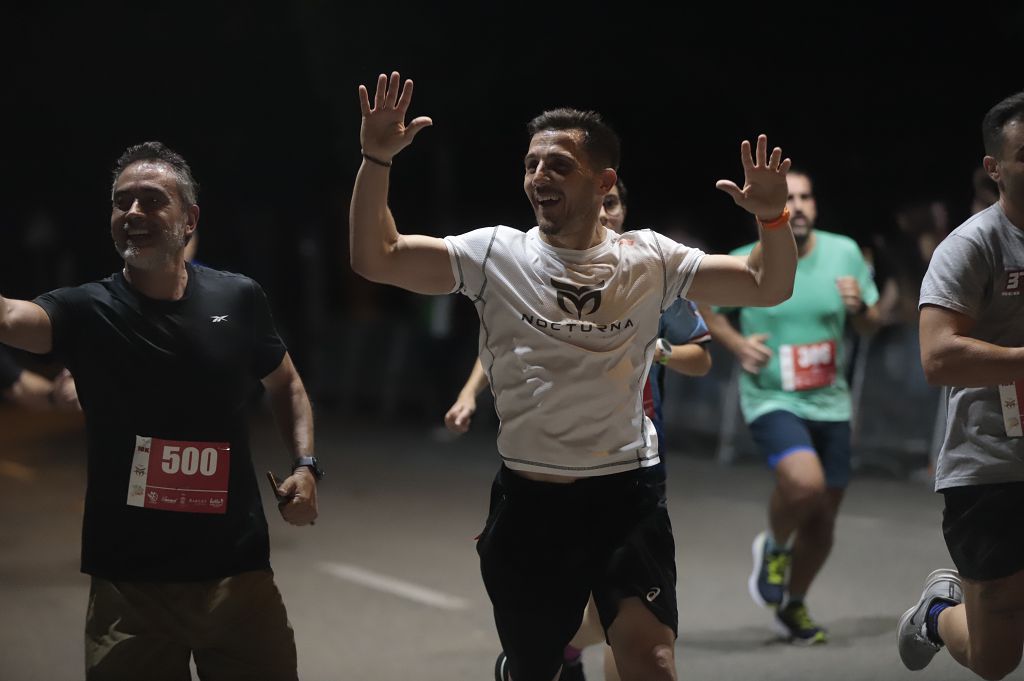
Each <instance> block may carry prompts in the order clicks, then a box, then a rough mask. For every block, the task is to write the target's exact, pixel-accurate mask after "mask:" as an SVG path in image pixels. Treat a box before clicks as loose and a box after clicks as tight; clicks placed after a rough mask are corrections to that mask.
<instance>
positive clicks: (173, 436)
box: [35, 265, 286, 581]
mask: <svg viewBox="0 0 1024 681" xmlns="http://www.w3.org/2000/svg"><path fill="white" fill-rule="evenodd" d="M35 302H36V303H37V304H38V305H40V306H41V307H42V308H43V309H44V310H45V311H46V313H47V314H48V315H49V317H50V321H51V322H52V324H53V346H54V352H55V353H56V354H57V355H58V356H59V357H60V358H61V359H62V360H63V361H64V362H65V364H66V366H67V367H68V369H70V370H71V373H72V374H73V375H74V377H75V383H76V385H77V387H78V399H79V402H81V404H82V410H83V411H84V412H85V423H86V432H87V438H88V454H89V459H88V486H87V488H86V498H85V519H84V524H83V528H82V571H83V572H85V573H88V574H91V575H95V576H97V577H102V578H106V579H124V580H162V581H189V580H201V579H213V578H217V577H223V576H228V575H233V574H238V573H239V572H243V571H246V570H256V569H263V568H267V567H269V565H270V546H269V536H268V532H267V521H266V517H265V516H264V515H263V506H262V504H261V502H260V496H259V489H258V487H257V481H256V473H255V471H254V470H253V465H252V458H251V455H250V451H249V437H248V429H247V427H246V406H247V403H248V402H249V401H250V398H251V397H252V396H253V393H254V391H256V390H257V389H258V387H259V380H260V379H261V378H263V377H265V376H267V375H268V374H269V373H271V372H272V371H273V370H274V369H276V368H277V367H278V366H279V365H280V363H281V361H282V360H283V359H284V355H285V352H286V349H285V346H284V343H283V342H282V341H281V338H280V337H279V336H278V334H277V331H276V329H275V327H274V322H273V319H272V318H271V315H270V309H269V306H268V305H267V300H266V297H265V296H264V294H263V290H262V289H261V288H260V287H259V285H258V284H257V283H256V282H254V281H253V280H251V279H249V278H247V277H243V276H241V275H237V274H229V273H226V272H218V271H216V270H211V269H208V268H205V267H200V266H192V265H189V266H188V284H187V286H186V289H185V295H184V296H183V297H182V299H181V300H176V301H162V300H153V299H150V298H147V297H145V296H143V295H142V294H141V293H139V292H138V291H136V290H135V289H134V288H132V287H131V285H130V284H129V283H128V282H127V281H126V280H125V278H124V276H123V275H122V274H121V273H118V274H115V275H113V276H111V277H109V278H107V279H104V280H103V281H98V282H93V283H90V284H84V285H82V286H77V287H74V288H64V289H59V290H57V291H52V292H50V293H47V294H44V295H42V296H40V297H39V298H37V299H36V301H35ZM143 438H153V441H152V445H153V451H152V452H149V453H147V454H145V456H148V457H150V458H149V459H148V464H147V466H148V468H147V466H140V465H139V464H140V458H139V457H140V456H141V455H142V454H140V452H143V451H147V450H148V448H149V446H150V441H149V440H145V439H143ZM157 439H160V440H165V441H171V443H172V444H173V443H175V442H176V443H179V446H178V447H177V448H174V447H170V446H169V445H168V447H169V448H168V449H165V448H164V447H163V446H162V445H161V447H160V451H157V441H158V440H157ZM142 443H145V445H143V444H142ZM188 443H227V444H228V445H229V448H230V452H229V457H230V458H229V459H228V457H227V456H225V454H224V452H220V457H219V463H218V458H217V453H214V454H213V455H212V458H211V456H210V455H209V452H208V451H206V450H207V447H206V445H203V444H199V445H198V446H197V448H196V450H195V451H192V452H189V451H188V447H187V444H188ZM210 446H213V445H210ZM200 450H202V452H203V456H202V459H200V457H199V452H200ZM167 452H174V453H167ZM226 460H227V462H228V467H227V471H226V473H225V472H224V470H223V468H219V469H217V468H216V467H217V466H220V465H223V464H224V463H225V461H226ZM200 462H201V463H202V465H200ZM160 466H173V468H172V469H171V472H174V473H176V474H177V475H178V476H179V478H177V480H178V483H180V484H176V485H175V486H172V487H166V486H165V487H153V485H156V484H166V483H163V482H160V480H159V476H160V472H159V467H160ZM208 468H209V469H210V470H213V469H216V470H219V471H220V473H218V475H224V476H225V479H226V483H225V484H226V487H227V497H226V499H223V498H222V499H221V501H220V502H215V501H214V502H209V503H210V504H211V508H209V509H207V510H206V511H204V512H193V511H191V509H193V508H194V506H189V509H190V511H189V512H183V511H182V510H170V509H175V508H178V509H180V508H181V506H180V504H185V503H186V501H187V500H186V497H189V500H188V501H187V503H189V504H192V503H196V502H194V501H192V500H191V499H192V497H193V496H196V495H195V494H193V490H191V489H188V488H191V487H197V486H200V485H192V484H191V483H187V481H189V480H200V478H201V477H202V476H203V475H206V474H207V473H209V472H210V471H209V470H207V469H208ZM164 470H165V472H167V470H168V469H164ZM146 471H149V472H148V473H147V472H146ZM185 473H189V474H190V475H192V477H191V478H189V477H180V476H182V475H184V474H185ZM140 476H142V477H140ZM147 476H148V477H147ZM200 482H202V481H201V480H200ZM186 483H187V484H186ZM147 485H148V486H147ZM133 490H135V492H137V494H135V496H133ZM143 491H144V493H143ZM149 495H152V498H151V500H152V501H153V502H157V503H160V504H162V506H159V507H151V506H149V504H148V503H146V504H144V505H143V503H142V502H143V501H144V498H143V497H148V496H149ZM198 496H203V494H198ZM133 499H135V500H136V503H135V505H132V501H133ZM179 502H180V503H179ZM204 503H206V502H204ZM213 504H218V505H217V506H216V508H215V509H214V508H213V507H212V505H213Z"/></svg>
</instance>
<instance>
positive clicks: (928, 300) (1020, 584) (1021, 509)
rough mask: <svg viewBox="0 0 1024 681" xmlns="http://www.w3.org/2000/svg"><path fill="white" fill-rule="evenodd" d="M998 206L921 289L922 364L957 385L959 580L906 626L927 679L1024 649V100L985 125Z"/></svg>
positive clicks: (952, 387)
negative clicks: (955, 665)
mask: <svg viewBox="0 0 1024 681" xmlns="http://www.w3.org/2000/svg"><path fill="white" fill-rule="evenodd" d="M982 133H983V137H984V141H985V154H986V155H985V161H984V163H985V170H986V171H987V172H988V174H989V176H990V177H991V178H992V179H993V180H995V182H996V184H997V185H998V187H999V202H998V203H997V204H995V205H993V206H991V207H990V208H987V209H985V210H983V211H981V212H980V213H978V214H977V215H975V216H974V217H972V218H970V219H969V220H968V221H967V222H965V223H964V224H962V225H960V227H958V228H957V229H956V230H954V231H953V233H952V234H950V235H949V236H948V237H947V238H946V240H945V241H943V242H942V243H941V244H939V247H938V248H937V249H936V251H935V255H934V256H933V257H932V261H931V264H930V265H929V267H928V273H927V275H925V279H924V282H923V284H922V285H921V301H920V305H921V361H922V363H923V365H924V371H925V375H926V376H927V377H928V381H929V382H930V383H933V384H938V385H944V386H949V396H948V397H949V399H948V419H947V422H948V425H947V427H946V436H945V440H944V441H943V444H942V451H941V452H940V454H939V463H938V468H937V470H936V475H935V478H936V480H935V488H936V490H938V491H940V492H942V493H943V495H944V496H945V499H946V508H945V512H944V514H943V523H942V529H943V534H944V535H945V538H946V546H947V547H948V548H949V553H950V556H951V557H952V559H953V562H954V563H955V564H956V567H957V572H953V571H952V570H936V571H935V572H933V573H932V574H931V575H929V576H928V579H927V580H926V582H925V589H924V593H923V594H922V595H921V599H920V600H919V601H918V603H917V604H916V605H915V606H914V607H912V608H910V609H909V610H907V611H906V612H905V613H904V614H903V617H902V618H901V619H900V623H899V635H898V641H899V652H900V657H901V658H902V660H903V663H904V664H905V665H906V666H907V668H909V669H921V668H923V667H924V666H925V665H927V664H928V662H929V661H930V660H931V658H932V656H934V655H935V653H936V652H938V650H939V649H940V648H941V647H942V646H943V645H946V646H947V647H948V648H949V652H950V654H951V655H952V656H953V657H954V658H955V659H956V660H957V661H958V662H959V663H960V664H962V665H964V666H965V667H967V668H969V669H971V670H972V671H973V672H975V673H976V674H978V675H979V676H982V677H984V678H986V679H1001V678H1003V677H1004V676H1005V675H1007V674H1009V673H1010V672H1012V671H1013V670H1014V669H1016V667H1017V665H1018V664H1019V663H1020V660H1021V651H1022V648H1024V523H1022V522H1021V518H1022V517H1024V430H1022V423H1021V422H1022V418H1024V316H1022V315H1024V92H1019V93H1017V94H1015V95H1013V96H1011V97H1007V98H1006V99H1004V100H1003V101H1002V102H1000V103H999V104H997V105H996V106H994V107H993V108H992V109H991V110H990V111H989V112H988V114H986V116H985V120H984V122H983V124H982Z"/></svg>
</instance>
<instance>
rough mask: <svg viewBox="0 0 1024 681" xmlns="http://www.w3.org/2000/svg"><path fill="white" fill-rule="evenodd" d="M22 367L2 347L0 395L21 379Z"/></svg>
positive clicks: (0, 354)
mask: <svg viewBox="0 0 1024 681" xmlns="http://www.w3.org/2000/svg"><path fill="white" fill-rule="evenodd" d="M21 371H22V369H21V367H20V366H18V363H17V362H15V361H14V358H13V357H11V355H10V353H9V352H8V351H7V349H6V348H4V347H3V346H2V345H0V393H2V392H4V391H6V390H8V389H9V388H10V387H11V386H12V385H14V384H15V383H17V382H18V379H19V378H21Z"/></svg>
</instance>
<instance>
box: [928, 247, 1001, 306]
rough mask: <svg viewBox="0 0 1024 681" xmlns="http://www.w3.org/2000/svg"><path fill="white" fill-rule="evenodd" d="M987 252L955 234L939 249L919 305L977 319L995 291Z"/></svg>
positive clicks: (933, 258) (931, 265)
mask: <svg viewBox="0 0 1024 681" xmlns="http://www.w3.org/2000/svg"><path fill="white" fill-rule="evenodd" d="M991 272H992V267H991V266H990V264H989V262H988V260H987V258H986V257H985V252H984V251H983V250H982V249H981V248H980V247H979V246H978V245H977V244H975V243H974V242H972V241H970V240H968V239H966V238H964V237H962V236H959V235H957V234H951V235H949V236H948V237H946V238H945V239H944V240H943V241H942V242H941V243H940V244H939V245H938V248H936V249H935V253H934V254H933V255H932V259H931V262H930V263H929V264H928V271H927V272H926V273H925V275H924V281H923V282H922V283H921V298H920V302H919V305H920V306H924V305H937V306H939V307H944V308H946V309H949V310H953V311H954V312H959V313H961V314H965V315H967V316H968V317H971V318H972V319H977V318H978V317H979V316H980V315H981V312H982V310H983V308H984V305H985V302H986V300H985V298H986V294H987V292H988V291H989V290H991V281H990V280H991Z"/></svg>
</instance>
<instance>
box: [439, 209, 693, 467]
mask: <svg viewBox="0 0 1024 681" xmlns="http://www.w3.org/2000/svg"><path fill="white" fill-rule="evenodd" d="M445 243H446V244H447V246H448V253H449V256H450V257H451V266H452V272H453V273H454V275H455V281H456V288H455V289H454V291H458V292H460V293H462V294H464V295H465V296H467V297H468V298H469V299H470V300H472V301H473V303H474V304H475V305H476V308H477V313H478V314H479V315H480V360H481V362H482V363H483V366H484V370H485V371H486V372H487V376H488V378H489V380H490V383H491V391H492V392H493V393H494V405H495V409H496V411H497V412H498V418H499V419H500V422H501V425H500V428H499V432H498V452H499V453H500V454H501V457H502V459H504V461H505V464H506V465H507V466H508V467H509V468H512V469H515V470H523V471H533V472H537V473H553V474H560V475H570V476H576V477H584V476H595V475H609V474H612V473H620V472H623V471H627V470H633V469H636V468H645V467H648V466H653V465H655V464H656V463H658V461H659V458H658V436H657V435H656V433H655V431H654V427H653V426H652V425H651V422H650V420H649V419H648V418H647V417H646V416H644V410H643V386H644V381H646V380H647V372H648V370H649V368H650V366H651V360H652V358H653V355H654V342H655V340H656V339H657V335H658V319H659V318H660V317H661V313H662V312H664V311H665V309H667V308H668V307H669V305H671V304H672V302H673V301H674V300H675V299H676V298H679V297H683V296H685V294H686V292H687V290H688V289H689V287H690V282H691V281H692V280H693V275H694V273H695V272H696V271H697V267H698V265H699V264H700V261H701V258H702V257H703V256H704V253H703V252H702V251H700V250H699V249H696V248H689V247H688V246H683V245H682V244H678V243H676V242H675V241H672V240H671V239H669V238H667V237H664V236H662V235H660V234H656V233H654V232H652V231H650V230H642V231H638V232H626V233H625V234H621V235H619V234H616V233H615V232H613V231H611V230H606V234H605V239H604V241H602V242H601V243H600V244H598V245H597V246H594V247H593V248H589V249H587V250H585V251H575V250H569V249H563V248H555V247H553V246H551V245H549V244H547V243H545V242H544V241H543V240H541V238H540V231H539V229H538V228H536V227H534V228H533V229H531V230H530V231H529V232H525V233H524V232H521V231H519V230H517V229H512V228H510V227H504V226H500V225H499V226H497V227H487V228H484V229H478V230H474V231H472V232H467V233H466V234H461V235H459V236H450V237H446V238H445Z"/></svg>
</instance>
